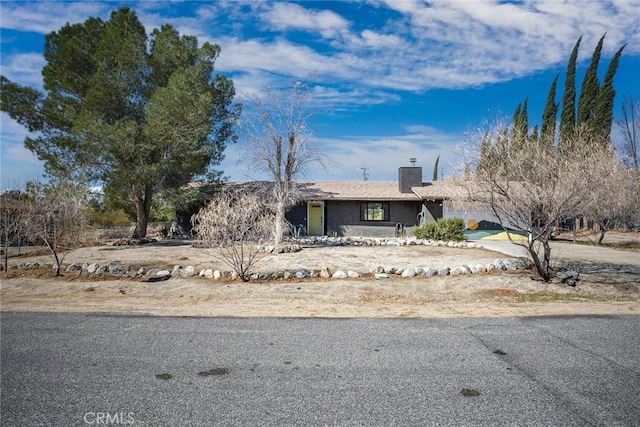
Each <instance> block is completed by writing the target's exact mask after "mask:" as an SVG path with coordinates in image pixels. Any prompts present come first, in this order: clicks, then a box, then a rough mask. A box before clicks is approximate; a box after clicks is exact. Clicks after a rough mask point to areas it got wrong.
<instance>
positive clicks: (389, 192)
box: [226, 181, 452, 201]
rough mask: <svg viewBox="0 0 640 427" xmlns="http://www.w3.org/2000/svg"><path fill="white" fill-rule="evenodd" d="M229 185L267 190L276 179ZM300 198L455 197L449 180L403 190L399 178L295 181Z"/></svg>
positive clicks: (266, 193) (262, 192)
mask: <svg viewBox="0 0 640 427" xmlns="http://www.w3.org/2000/svg"><path fill="white" fill-rule="evenodd" d="M226 185H227V186H230V187H232V188H235V189H237V190H241V191H250V192H252V193H257V194H264V195H265V196H267V195H268V194H270V193H271V191H272V188H273V187H272V186H273V182H269V181H244V182H238V181H236V182H227V183H226ZM295 186H296V190H297V192H298V196H297V197H296V198H297V199H298V200H300V199H302V200H345V201H346V200H358V201H367V200H371V201H420V200H445V199H449V198H451V192H452V188H450V187H451V186H450V185H448V184H447V183H446V182H443V181H436V182H424V183H422V186H419V187H411V190H412V191H411V192H410V193H401V192H400V188H399V184H398V182H397V181H314V182H300V181H298V182H296V183H295Z"/></svg>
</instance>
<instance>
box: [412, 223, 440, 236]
mask: <svg viewBox="0 0 640 427" xmlns="http://www.w3.org/2000/svg"><path fill="white" fill-rule="evenodd" d="M413 234H414V235H415V236H416V237H417V238H418V239H424V240H440V238H439V237H438V235H439V234H438V225H437V224H436V223H435V222H425V223H424V224H422V225H421V226H419V227H413Z"/></svg>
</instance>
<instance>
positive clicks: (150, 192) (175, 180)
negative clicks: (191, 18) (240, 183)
mask: <svg viewBox="0 0 640 427" xmlns="http://www.w3.org/2000/svg"><path fill="white" fill-rule="evenodd" d="M219 53H220V47H219V46H217V45H213V44H210V43H204V44H203V45H202V46H200V47H199V46H198V42H197V39H196V38H195V37H192V36H180V34H179V33H178V31H177V30H175V29H174V28H173V27H172V26H170V25H163V26H162V27H161V28H160V29H155V30H153V31H152V33H151V37H147V34H146V32H145V28H144V26H143V25H142V23H141V22H140V21H139V19H138V17H137V16H136V14H135V12H134V11H132V10H131V9H129V8H127V7H122V8H119V9H117V10H115V11H113V12H112V13H111V16H110V19H109V20H108V21H102V20H101V19H99V18H89V19H87V20H86V21H85V22H84V23H80V24H73V25H70V24H67V25H65V26H64V27H62V28H61V29H60V30H58V31H54V32H52V33H50V34H48V35H47V36H46V38H45V52H44V56H45V60H46V65H45V67H44V68H43V70H42V74H43V78H44V88H45V91H46V92H45V93H44V94H41V93H39V92H38V91H35V90H34V89H31V88H26V87H20V86H19V85H16V84H14V83H12V82H10V81H9V80H7V79H6V78H5V77H2V79H1V81H0V83H1V84H2V93H1V100H2V103H1V104H0V106H1V107H2V108H1V109H2V111H5V112H7V113H8V114H9V115H10V116H11V117H12V118H14V119H15V120H17V121H18V123H20V124H22V125H24V126H25V127H26V128H27V129H28V130H29V131H31V132H33V133H34V136H32V137H28V138H27V139H26V140H25V145H26V147H27V148H28V149H30V150H31V151H33V152H34V153H35V154H36V155H37V156H38V157H39V158H40V159H41V160H43V161H44V162H45V168H46V170H47V172H48V173H49V174H50V175H51V176H53V177H65V178H75V179H77V180H78V181H81V182H91V183H96V184H99V185H101V186H103V187H105V188H110V189H111V190H110V191H111V194H113V195H117V196H118V197H117V198H116V200H117V202H118V204H121V205H125V204H126V205H128V208H125V207H124V206H121V207H122V208H123V209H125V210H128V211H130V212H133V213H135V215H136V218H137V227H136V234H137V235H139V236H144V235H145V234H146V224H147V222H148V220H149V216H150V211H151V207H152V200H153V199H154V197H155V196H156V195H157V194H158V193H159V192H162V191H164V190H175V189H177V188H180V187H181V186H184V185H185V184H187V183H189V182H190V181H192V180H193V179H195V178H198V177H202V176H205V175H206V174H208V173H209V172H211V167H212V166H215V165H218V164H219V163H220V161H221V160H222V158H223V154H222V152H223V150H224V148H225V145H226V143H228V142H233V141H235V135H234V133H233V128H234V124H235V122H236V118H237V117H238V115H239V112H240V106H238V105H235V106H234V105H233V97H234V95H235V90H234V87H233V83H232V82H231V81H230V80H229V79H227V78H225V77H223V76H219V75H214V74H213V72H214V63H215V61H216V59H217V57H218V55H219Z"/></svg>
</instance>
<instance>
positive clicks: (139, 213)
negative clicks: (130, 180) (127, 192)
mask: <svg viewBox="0 0 640 427" xmlns="http://www.w3.org/2000/svg"><path fill="white" fill-rule="evenodd" d="M131 193H132V197H133V204H134V206H135V208H136V228H135V230H133V236H132V237H133V238H134V239H140V238H142V237H147V225H148V224H149V216H150V214H151V200H152V198H153V186H151V185H150V184H145V186H144V190H142V189H140V188H139V187H137V186H134V187H133V189H132V191H131Z"/></svg>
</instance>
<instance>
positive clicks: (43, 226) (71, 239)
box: [27, 183, 93, 276]
mask: <svg viewBox="0 0 640 427" xmlns="http://www.w3.org/2000/svg"><path fill="white" fill-rule="evenodd" d="M27 193H28V194H29V201H30V202H29V204H30V208H29V212H28V218H29V222H30V223H31V226H32V228H31V230H32V233H33V236H34V237H35V238H37V239H39V240H40V241H42V243H43V244H44V245H45V246H46V247H47V248H48V249H49V251H50V252H51V255H52V256H53V260H54V264H55V270H56V276H59V275H60V268H61V265H62V261H63V260H64V258H65V257H66V255H67V254H68V253H69V252H70V251H71V250H72V249H76V248H79V247H81V246H83V245H84V244H86V243H88V242H89V241H90V239H91V238H92V237H93V234H92V233H91V232H90V225H89V215H88V203H87V190H86V189H85V188H82V187H79V186H77V185H73V184H69V183H57V184H56V185H48V186H43V185H40V184H32V185H29V186H28V187H27Z"/></svg>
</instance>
